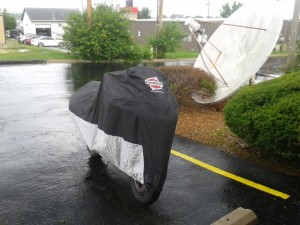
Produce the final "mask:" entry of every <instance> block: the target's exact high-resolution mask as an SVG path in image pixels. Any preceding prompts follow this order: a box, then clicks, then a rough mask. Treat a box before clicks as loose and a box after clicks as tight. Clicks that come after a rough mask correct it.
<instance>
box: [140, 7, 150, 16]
mask: <svg viewBox="0 0 300 225" xmlns="http://www.w3.org/2000/svg"><path fill="white" fill-rule="evenodd" d="M150 18H151V16H150V10H149V8H148V7H143V8H142V10H141V11H140V10H139V11H138V19H150Z"/></svg>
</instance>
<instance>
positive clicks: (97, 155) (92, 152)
mask: <svg viewBox="0 0 300 225" xmlns="http://www.w3.org/2000/svg"><path fill="white" fill-rule="evenodd" d="M86 148H87V150H88V152H89V154H90V156H91V157H101V155H100V154H99V153H98V152H96V151H95V150H91V149H90V148H89V147H88V146H86ZM101 158H102V157H101Z"/></svg>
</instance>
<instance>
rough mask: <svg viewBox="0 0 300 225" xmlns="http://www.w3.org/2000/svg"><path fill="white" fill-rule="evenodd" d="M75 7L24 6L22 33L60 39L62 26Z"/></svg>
mask: <svg viewBox="0 0 300 225" xmlns="http://www.w3.org/2000/svg"><path fill="white" fill-rule="evenodd" d="M74 12H79V11H78V10H77V9H59V8H24V10H23V14H22V18H21V20H22V23H23V31H24V34H28V33H33V34H38V35H47V36H51V37H53V38H54V39H62V35H63V33H64V30H63V27H64V26H65V25H66V22H67V19H68V16H69V15H70V14H71V13H74Z"/></svg>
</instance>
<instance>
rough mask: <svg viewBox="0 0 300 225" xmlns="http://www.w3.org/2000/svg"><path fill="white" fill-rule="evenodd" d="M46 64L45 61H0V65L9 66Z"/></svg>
mask: <svg viewBox="0 0 300 225" xmlns="http://www.w3.org/2000/svg"><path fill="white" fill-rule="evenodd" d="M41 63H47V60H46V59H42V60H0V65H10V64H41Z"/></svg>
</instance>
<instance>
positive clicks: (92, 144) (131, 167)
mask: <svg viewBox="0 0 300 225" xmlns="http://www.w3.org/2000/svg"><path fill="white" fill-rule="evenodd" d="M71 114H72V116H73V118H74V119H75V121H76V124H77V126H78V128H79V130H80V132H81V134H82V136H83V138H84V140H85V142H86V144H87V146H88V147H89V148H90V149H91V150H95V151H97V152H98V153H99V154H100V155H101V156H102V157H103V158H104V159H105V160H107V161H109V162H110V163H111V164H113V165H114V166H116V167H118V168H119V169H120V170H122V171H123V172H125V173H126V174H127V175H129V176H130V177H132V178H133V179H135V180H137V181H139V182H140V183H142V184H143V183H144V154H143V147H142V146H141V145H138V144H133V143H130V142H127V141H125V140H124V139H123V138H121V137H117V136H112V135H108V134H106V133H104V132H103V131H102V130H100V129H99V128H98V125H97V124H92V123H89V122H87V121H85V120H83V119H81V118H80V117H78V116H76V115H75V114H74V113H72V112H71Z"/></svg>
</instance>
